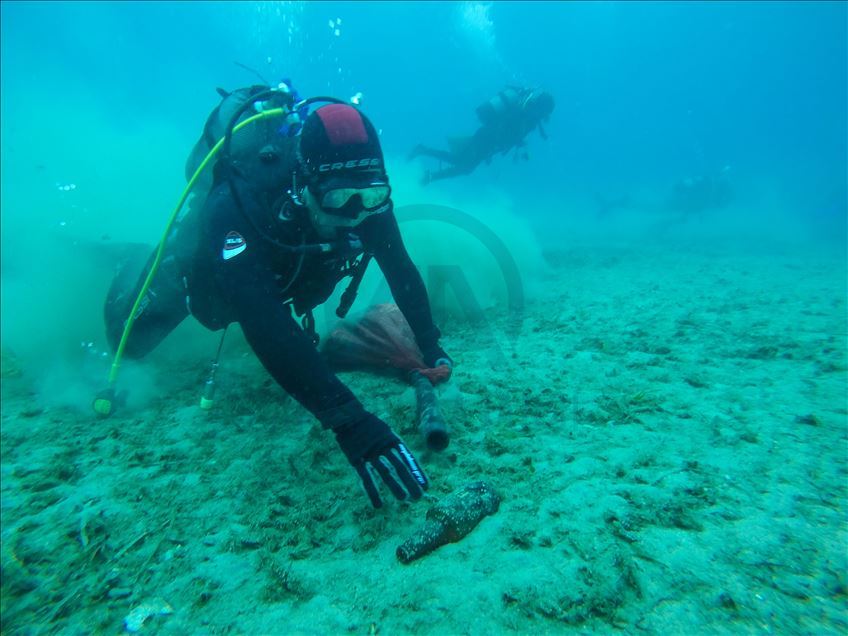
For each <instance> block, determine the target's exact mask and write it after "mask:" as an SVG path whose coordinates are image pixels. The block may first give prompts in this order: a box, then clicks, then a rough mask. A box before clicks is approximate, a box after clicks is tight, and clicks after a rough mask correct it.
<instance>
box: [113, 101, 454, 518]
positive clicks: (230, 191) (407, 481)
mask: <svg viewBox="0 0 848 636" xmlns="http://www.w3.org/2000/svg"><path fill="white" fill-rule="evenodd" d="M261 123H262V122H260V124H261ZM257 134H265V136H266V139H265V141H266V143H264V144H260V145H257V144H252V145H251V144H248V147H257V148H258V152H257V151H248V152H242V153H241V154H239V153H238V152H236V153H235V155H234V156H233V158H232V160H231V161H230V164H229V165H226V164H222V163H220V162H219V164H218V165H216V171H215V180H214V183H213V187H212V190H211V191H210V193H209V195H208V197H207V198H206V200H205V203H204V205H203V207H202V209H201V210H200V215H199V220H198V224H199V240H198V241H197V245H196V250H195V251H194V253H193V257H192V258H191V259H190V265H189V268H188V269H189V271H188V272H186V275H185V283H186V287H187V296H188V305H189V309H190V311H191V313H192V314H193V315H194V316H195V317H196V318H197V319H198V320H199V321H200V322H201V323H202V324H203V325H204V326H206V327H208V328H210V329H221V328H223V327H225V326H226V325H227V324H229V323H231V322H238V323H239V324H240V326H241V328H242V330H243V332H244V335H245V338H246V339H247V342H248V343H249V344H250V346H251V347H252V348H253V350H254V351H255V352H256V355H257V356H258V357H259V360H260V361H261V362H262V364H263V365H264V366H265V368H266V369H267V370H268V372H269V373H270V374H271V375H272V376H273V377H274V379H275V380H276V381H277V382H278V383H279V384H280V386H282V387H283V389H285V390H286V391H287V392H288V393H289V394H290V395H292V396H293V397H294V398H295V399H297V400H298V402H300V403H301V404H302V405H303V406H304V407H305V408H307V409H308V410H309V411H310V412H311V413H312V414H313V415H314V416H315V417H316V418H318V420H319V421H320V422H321V423H322V425H323V426H324V427H325V428H328V429H330V430H332V431H333V433H334V434H335V437H336V440H337V442H338V444H339V446H340V447H341V449H342V451H343V452H344V453H345V455H346V456H347V458H348V460H349V461H350V463H351V464H352V465H353V467H354V468H355V469H356V471H357V473H358V474H359V477H360V479H361V480H362V483H363V485H364V487H365V490H366V492H367V494H368V496H369V498H370V500H371V503H372V504H373V505H374V506H375V507H380V506H381V505H382V501H381V499H380V496H379V494H378V491H377V485H376V481H375V475H379V477H380V478H381V479H382V480H383V481H384V482H385V484H386V485H387V486H388V488H389V489H390V490H391V492H392V494H393V495H394V496H395V497H397V498H398V499H410V500H413V501H415V500H418V499H420V497H421V495H422V492H423V491H424V490H426V489H427V488H428V481H427V478H426V476H425V475H424V472H423V471H422V469H421V468H420V466H419V464H418V462H417V461H416V459H415V457H414V456H413V455H412V453H411V452H410V451H409V449H408V448H407V447H406V445H405V444H404V443H403V441H402V440H401V439H400V438H399V437H398V436H397V435H395V434H394V433H393V432H392V430H391V429H390V428H389V426H388V424H386V423H385V422H383V421H382V420H380V419H379V418H378V417H376V416H375V415H373V414H372V413H369V412H368V411H366V410H365V408H364V407H363V406H362V404H361V403H360V402H359V400H357V398H356V397H355V396H354V395H353V393H352V392H351V391H350V389H348V387H347V386H345V385H344V384H343V383H342V382H341V381H340V380H339V379H338V378H337V377H336V375H335V374H334V373H333V372H332V371H331V370H330V369H329V368H328V366H327V364H326V363H325V361H324V360H323V359H322V357H321V356H320V355H319V353H318V351H317V349H316V346H315V344H316V338H314V329H311V326H312V325H311V310H312V309H313V308H314V307H316V306H317V305H319V304H321V303H323V302H324V301H325V300H326V299H327V298H328V297H329V296H330V294H331V293H332V292H333V289H334V288H335V287H336V285H337V283H338V282H339V281H340V280H341V278H343V277H344V275H345V274H346V273H349V268H356V267H362V266H363V265H362V260H361V259H363V258H369V257H370V256H373V258H374V260H376V261H377V263H378V264H379V265H380V268H381V269H382V271H383V273H384V275H385V277H386V280H387V281H388V283H389V287H390V289H391V291H392V295H393V296H394V299H395V302H396V303H397V305H398V307H399V308H400V310H401V311H402V312H403V314H404V316H405V318H406V320H407V322H408V323H409V325H410V327H411V328H412V331H413V333H414V334H415V338H416V341H417V343H418V346H419V348H420V350H421V352H422V354H423V358H424V361H425V363H426V364H427V365H428V366H429V367H431V368H434V367H437V366H439V365H447V366H448V367H450V366H452V361H451V359H450V358H449V356H448V355H447V354H446V353H445V352H444V350H443V349H442V348H441V347H440V346H439V337H440V335H441V334H440V332H439V330H438V328H437V327H436V326H435V325H434V324H433V320H432V316H431V312H430V305H429V300H428V298H427V292H426V288H425V287H424V283H423V281H422V279H421V276H420V274H419V272H418V270H417V269H416V267H415V265H414V264H413V263H412V261H411V260H410V257H409V255H408V254H407V251H406V248H405V247H404V244H403V240H402V238H401V235H400V232H399V229H398V225H397V221H396V219H395V216H394V213H393V209H392V200H391V188H390V186H389V180H388V176H387V174H386V171H385V167H384V164H383V154H382V149H381V148H380V144H379V140H378V137H377V133H376V131H375V129H374V126H373V125H372V124H371V122H370V121H369V120H368V119H367V118H366V117H365V116H363V115H362V114H361V113H360V112H359V111H358V110H357V109H355V108H354V107H352V106H350V105H347V104H330V105H326V106H322V107H320V108H318V109H317V110H315V111H314V112H313V113H311V114H310V115H309V116H308V117H307V118H306V121H305V122H304V124H303V129H302V132H301V134H300V135H299V136H297V137H288V136H282V135H279V134H275V127H274V125H272V124H269V127H268V129H267V130H266V131H264V132H263V131H262V130H261V127H260V129H259V131H258V133H257ZM357 258H359V259H360V260H357ZM157 275H158V274H157ZM113 287H114V285H113ZM113 291H114V290H110V298H112V299H113V300H114V297H115V294H114V293H113ZM161 296H164V294H162V295H161ZM185 300H186V294H185V293H184V294H183V297H182V301H183V304H182V306H180V304H179V303H176V302H171V303H170V305H171V306H170V307H169V308H155V307H152V308H150V309H148V310H145V311H142V313H141V315H140V316H139V317H138V318H137V319H136V323H135V327H134V331H133V332H132V335H131V338H130V341H131V342H130V345H129V346H128V347H127V351H131V352H132V353H131V354H132V355H135V356H138V355H144V354H145V353H147V351H149V350H150V349H152V347H153V346H155V345H156V344H157V343H158V342H159V341H160V340H161V339H162V338H163V337H164V335H167V332H168V331H170V330H171V329H173V326H176V324H178V323H179V321H180V320H182V318H184V317H185V315H187V313H186V312H187V310H186V307H185ZM154 302H155V301H154ZM118 304H120V303H115V302H113V303H112V305H110V304H109V301H107V324H108V323H109V322H110V315H111V316H112V317H111V322H112V327H111V330H112V331H113V332H115V331H116V329H115V326H116V325H120V321H118V320H117V319H116V316H117V315H120V314H119V313H116V311H113V310H110V307H117V306H118ZM292 311H294V313H295V314H297V315H298V316H303V317H304V318H303V320H304V323H303V324H304V328H301V326H300V325H298V324H297V322H296V321H295V318H294V317H293V316H292ZM126 313H128V312H127V311H125V312H124V313H123V315H122V317H121V320H123V319H125V317H126ZM163 325H164V328H163ZM172 325H173V326H172ZM146 327H147V328H149V333H152V334H155V335H154V336H153V337H148V336H145V328H146ZM133 335H134V336H136V344H135V346H134V347H133V343H132V340H133V338H132V336H133ZM111 339H112V341H113V342H115V341H116V339H115V337H114V336H112V338H111Z"/></svg>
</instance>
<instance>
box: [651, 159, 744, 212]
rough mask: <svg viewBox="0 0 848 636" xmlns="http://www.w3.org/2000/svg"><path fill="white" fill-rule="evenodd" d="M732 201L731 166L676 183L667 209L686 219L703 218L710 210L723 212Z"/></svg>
mask: <svg viewBox="0 0 848 636" xmlns="http://www.w3.org/2000/svg"><path fill="white" fill-rule="evenodd" d="M732 201H733V187H732V186H731V183H730V166H725V167H724V168H722V169H721V170H719V171H718V172H716V173H710V174H703V175H698V176H695V177H686V178H684V179H680V180H679V181H677V182H675V184H674V186H673V187H672V190H671V194H670V196H669V197H668V199H667V200H666V202H665V207H666V209H667V210H668V211H669V212H672V213H674V214H677V215H679V216H680V217H681V218H685V217H691V216H701V215H703V213H704V212H706V211H708V210H721V209H723V208H726V207H727V206H728V205H730V203H731V202H732Z"/></svg>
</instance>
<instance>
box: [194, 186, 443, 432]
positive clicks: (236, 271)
mask: <svg viewBox="0 0 848 636" xmlns="http://www.w3.org/2000/svg"><path fill="white" fill-rule="evenodd" d="M235 184H236V187H237V188H238V193H239V198H240V199H241V204H242V207H243V209H244V212H243V213H242V212H240V211H239V210H238V208H237V206H236V204H235V202H234V200H233V195H232V192H231V190H230V186H229V185H228V184H227V183H226V182H224V183H221V184H220V185H218V186H217V187H216V188H214V189H213V191H212V192H211V193H210V195H209V197H208V198H207V200H206V204H205V205H204V208H203V210H202V219H201V233H200V242H199V245H198V248H197V251H196V253H195V256H194V259H193V263H192V271H191V274H190V276H189V292H190V304H191V311H192V313H193V314H194V315H195V317H197V318H198V320H200V321H201V322H202V323H203V324H204V325H206V326H207V327H210V328H212V329H216V328H221V327H223V326H224V325H226V324H228V323H230V322H238V323H239V324H240V325H241V328H242V330H243V332H244V335H245V338H246V339H247V341H248V343H249V344H250V346H251V347H252V349H253V350H254V351H255V352H256V355H257V356H258V357H259V360H260V361H261V362H262V364H263V365H264V366H265V368H266V369H267V370H268V372H269V373H270V374H271V375H272V376H273V377H274V379H275V380H276V381H277V382H278V383H279V384H280V386H282V387H283V389H285V390H286V391H287V392H288V393H289V394H290V395H292V396H293V397H294V398H295V399H297V400H298V402H300V403H301V404H302V405H303V406H304V407H306V408H307V409H308V410H309V411H310V412H312V413H313V414H314V415H315V416H316V417H317V418H318V419H319V420H321V422H322V424H324V425H325V426H327V427H330V428H335V426H336V423H337V422H339V421H340V418H341V419H348V418H351V417H358V416H359V415H360V414H361V411H362V406H361V405H360V404H359V402H358V401H357V400H356V398H355V397H354V396H353V394H352V393H351V391H350V390H349V389H348V388H347V387H346V386H345V385H344V384H343V383H342V382H341V381H340V380H339V379H338V378H337V377H336V376H335V374H334V373H333V372H332V371H331V370H330V369H329V368H328V366H327V364H326V363H325V361H324V360H323V359H322V357H321V356H320V355H319V353H318V351H317V350H316V347H315V345H314V344H313V341H312V338H311V337H310V335H309V334H308V333H306V332H305V331H304V330H303V329H302V328H301V327H300V326H299V325H298V324H297V322H296V320H295V318H294V317H293V315H292V306H293V308H294V310H295V313H297V314H298V315H300V314H303V313H304V312H306V311H308V310H311V309H312V308H314V307H315V306H317V305H319V304H321V303H323V302H324V301H325V300H326V299H327V298H328V297H329V296H330V295H331V294H332V292H333V290H334V288H335V287H336V285H337V283H338V282H339V281H340V279H341V278H342V274H341V271H342V268H343V267H344V266H345V263H347V262H350V261H351V259H353V258H355V257H356V256H357V253H356V252H357V251H358V252H359V253H362V252H363V251H367V252H368V253H370V254H372V255H373V257H374V259H375V260H376V262H377V263H378V264H379V266H380V268H381V269H382V271H383V273H384V275H385V277H386V280H387V282H388V284H389V288H390V289H391V292H392V295H393V297H394V300H395V302H396V303H397V305H398V307H399V308H400V310H401V311H402V312H403V314H404V316H405V317H406V320H407V322H408V323H409V325H410V327H411V328H412V331H413V333H414V334H415V336H416V340H417V342H418V345H419V348H420V349H421V350H422V351H427V350H428V349H429V348H432V347H433V346H435V345H436V343H437V342H438V339H439V336H440V333H439V330H438V329H437V328H436V326H435V325H434V324H433V320H432V316H431V312H430V305H429V300H428V298H427V292H426V288H425V287H424V282H423V280H422V279H421V275H420V274H419V272H418V270H417V268H416V267H415V265H414V264H413V262H412V260H411V259H410V257H409V255H408V253H407V251H406V248H405V247H404V244H403V240H402V239H401V235H400V231H399V229H398V225H397V221H396V219H395V216H394V213H393V211H392V206H391V203H389V205H388V209H387V210H386V211H384V212H381V213H378V214H375V215H372V216H370V217H369V218H367V219H366V220H365V221H363V222H362V223H360V224H359V225H358V226H356V227H354V228H349V229H347V230H346V231H345V232H343V233H341V235H342V236H345V235H348V234H350V233H352V234H354V235H355V236H356V237H358V239H359V240H360V241H361V244H362V248H361V249H359V250H356V249H352V250H348V251H346V252H330V253H326V254H316V253H310V254H306V255H302V254H297V253H292V252H290V251H286V250H284V249H281V248H279V247H277V246H275V245H274V244H272V243H271V242H270V241H268V240H267V239H266V238H263V237H262V236H260V235H259V233H258V231H257V229H256V227H254V224H255V225H256V226H258V227H259V229H260V230H261V231H262V232H263V233H265V234H266V236H268V237H270V238H272V239H274V240H276V241H278V242H280V243H282V244H285V245H300V244H302V243H306V244H314V243H319V242H321V239H320V238H319V237H318V236H317V234H316V233H315V230H314V229H313V228H312V227H311V225H310V224H309V222H308V219H306V218H300V217H301V215H298V214H295V215H294V218H292V219H291V220H285V221H281V220H279V219H277V220H274V219H275V218H276V217H278V215H279V210H280V207H281V206H280V205H279V204H278V203H277V204H275V203H273V202H272V203H271V204H269V203H268V200H266V199H267V198H266V197H263V196H261V195H259V196H257V195H255V194H251V192H250V188H249V186H248V184H247V183H246V182H244V181H243V180H240V179H238V178H236V180H235ZM289 209H291V208H289ZM248 215H249V216H250V218H251V219H252V220H253V223H251V221H250V220H249V219H248V218H246V216H248ZM228 237H229V238H228ZM228 241H229V244H228ZM242 245H243V247H242ZM292 277H295V278H294V280H292Z"/></svg>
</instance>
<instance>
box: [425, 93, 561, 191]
mask: <svg viewBox="0 0 848 636" xmlns="http://www.w3.org/2000/svg"><path fill="white" fill-rule="evenodd" d="M553 110H554V98H553V97H552V96H551V94H550V93H547V92H545V91H542V90H537V89H530V88H521V87H517V86H509V87H507V88H505V89H504V90H502V91H501V92H500V93H498V94H497V95H495V96H494V97H493V98H492V99H490V100H489V101H487V102H486V103H485V104H483V105H481V106H479V107H478V108H477V117H478V119H479V120H480V123H481V126H480V128H478V129H477V131H476V132H475V133H474V134H473V135H471V136H470V137H448V140H447V141H448V146H449V147H450V150H438V149H436V148H430V147H428V146H424V145H422V144H419V145H417V146H416V147H415V148H413V149H412V152H410V154H409V159H410V160H411V159H414V158H415V157H420V156H427V157H434V158H436V159H438V160H439V162H444V163H447V164H450V165H449V167H446V168H441V165H440V168H441V169H440V170H438V171H436V172H431V171H430V170H428V171H426V172H425V173H424V177H423V179H422V184H423V185H427V184H428V183H430V182H432V181H436V180H438V179H448V178H450V177H458V176H461V175H466V174H471V173H472V172H473V171H474V170H475V169H476V168H477V166H478V165H480V163H481V162H483V161H485V162H486V164H489V163H491V161H492V158H493V157H494V156H495V154H497V153H501V154H502V155H505V154H506V153H508V152H509V151H510V150H512V149H515V150H516V156H515V157H516V160H517V159H518V156H519V155H518V153H519V151H521V150H523V148H524V146H525V141H524V138H525V137H526V136H527V135H528V134H529V133H531V132H532V131H533V130H535V129H536V128H538V129H539V134H540V135H541V136H542V139H547V138H548V135H547V133H546V132H545V129H544V127H543V126H542V124H543V122H544V123H547V121H548V120H549V118H550V115H551V113H552V112H553ZM522 157H523V158H524V159H527V158H528V156H527V153H526V152H524V153H522Z"/></svg>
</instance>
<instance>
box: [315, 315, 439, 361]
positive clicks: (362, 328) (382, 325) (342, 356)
mask: <svg viewBox="0 0 848 636" xmlns="http://www.w3.org/2000/svg"><path fill="white" fill-rule="evenodd" d="M323 353H324V356H325V357H326V358H327V360H328V361H329V362H330V364H332V365H333V367H335V368H338V369H363V368H365V369H375V370H379V369H387V368H392V369H397V370H398V371H411V370H413V369H420V368H423V367H424V360H423V358H422V356H421V352H420V351H419V350H418V345H417V344H416V343H415V336H414V335H413V333H412V329H410V327H409V324H408V323H407V322H406V319H405V318H404V317H403V314H402V313H401V311H400V309H398V307H397V305H393V304H390V303H385V304H382V305H375V306H374V307H371V308H370V309H369V310H368V311H367V312H366V313H365V315H364V316H363V317H362V318H361V319H360V320H359V322H357V323H352V322H347V321H346V322H343V323H341V324H340V325H339V326H338V327H337V328H336V329H335V330H334V331H333V332H332V333H331V334H330V337H329V338H327V340H326V342H325V343H324V347H323Z"/></svg>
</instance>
